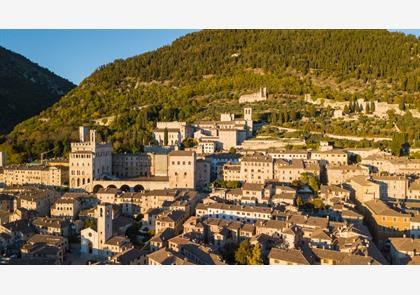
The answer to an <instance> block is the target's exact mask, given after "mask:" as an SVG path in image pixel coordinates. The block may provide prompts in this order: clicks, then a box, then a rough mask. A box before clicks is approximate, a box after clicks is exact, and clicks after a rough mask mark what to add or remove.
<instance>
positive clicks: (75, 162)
mask: <svg viewBox="0 0 420 295" xmlns="http://www.w3.org/2000/svg"><path fill="white" fill-rule="evenodd" d="M79 135H80V141H79V142H73V143H71V152H70V154H69V162H70V188H86V187H89V186H91V185H92V181H93V180H96V179H101V178H103V177H105V176H111V175H112V145H111V143H99V142H98V141H97V138H96V137H97V135H96V131H95V130H89V129H88V128H86V127H83V126H82V127H80V128H79Z"/></svg>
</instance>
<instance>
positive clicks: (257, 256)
mask: <svg viewBox="0 0 420 295" xmlns="http://www.w3.org/2000/svg"><path fill="white" fill-rule="evenodd" d="M247 264H248V265H262V264H263V259H262V255H261V247H260V245H255V246H253V247H252V251H251V255H250V257H249V258H248V263H247Z"/></svg>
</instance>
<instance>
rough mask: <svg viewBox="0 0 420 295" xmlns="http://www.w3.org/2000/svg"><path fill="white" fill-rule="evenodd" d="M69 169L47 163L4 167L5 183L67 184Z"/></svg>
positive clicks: (8, 184)
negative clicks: (47, 164)
mask: <svg viewBox="0 0 420 295" xmlns="http://www.w3.org/2000/svg"><path fill="white" fill-rule="evenodd" d="M68 172H69V171H68V169H67V168H65V167H53V166H46V165H18V166H8V167H5V168H4V176H3V177H4V183H5V184H6V185H7V186H13V185H28V184H37V185H45V186H57V187H58V186H65V185H67V184H68Z"/></svg>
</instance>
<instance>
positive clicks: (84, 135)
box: [79, 126, 89, 142]
mask: <svg viewBox="0 0 420 295" xmlns="http://www.w3.org/2000/svg"><path fill="white" fill-rule="evenodd" d="M79 139H80V142H87V141H89V128H88V127H85V126H80V127H79Z"/></svg>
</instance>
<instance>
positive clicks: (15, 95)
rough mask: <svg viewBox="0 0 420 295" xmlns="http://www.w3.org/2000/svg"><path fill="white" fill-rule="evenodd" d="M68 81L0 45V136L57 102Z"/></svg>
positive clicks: (65, 90)
mask: <svg viewBox="0 0 420 295" xmlns="http://www.w3.org/2000/svg"><path fill="white" fill-rule="evenodd" d="M74 87H75V85H73V84H72V83H71V82H69V81H67V80H66V79H63V78H61V77H59V76H57V75H55V74H54V73H52V72H50V71H49V70H47V69H45V68H42V67H40V66H39V65H37V64H35V63H33V62H31V61H30V60H28V59H27V58H25V57H24V56H22V55H19V54H17V53H14V52H12V51H10V50H7V49H5V48H3V47H1V46H0V101H1V104H2V107H1V109H2V111H1V116H0V134H2V133H7V132H10V131H11V130H12V129H13V127H14V126H15V125H16V124H17V123H19V122H21V121H23V120H25V119H28V118H30V117H32V116H34V115H36V114H38V113H39V112H40V111H42V110H44V109H46V108H47V107H49V106H51V105H52V104H54V103H55V102H57V101H58V100H59V99H60V97H62V96H63V95H65V94H66V93H67V92H68V91H69V90H71V89H72V88H74Z"/></svg>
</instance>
